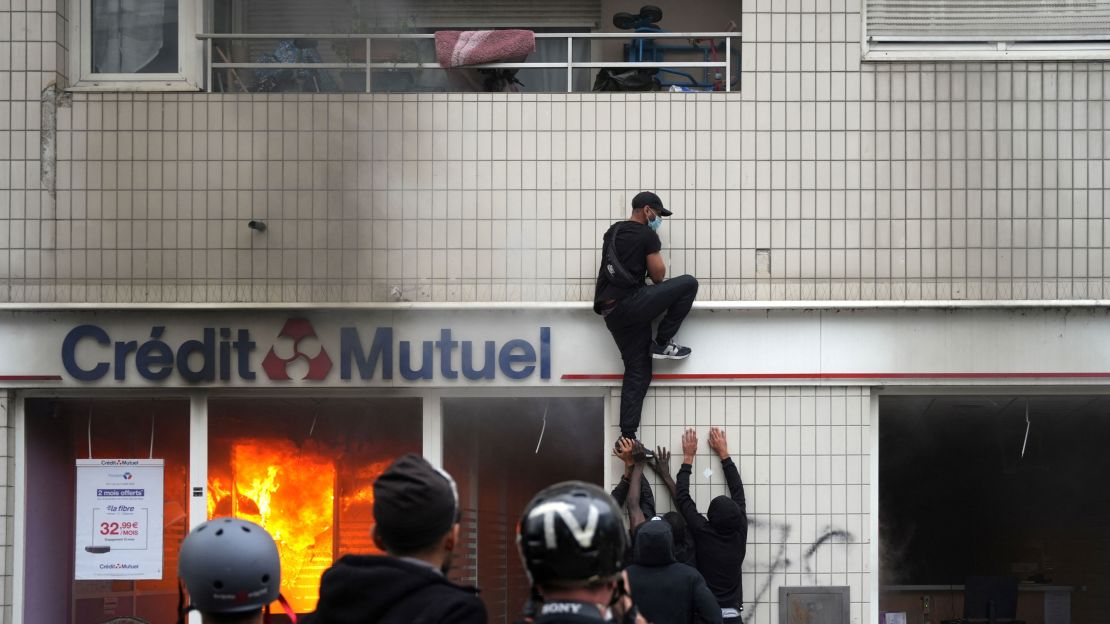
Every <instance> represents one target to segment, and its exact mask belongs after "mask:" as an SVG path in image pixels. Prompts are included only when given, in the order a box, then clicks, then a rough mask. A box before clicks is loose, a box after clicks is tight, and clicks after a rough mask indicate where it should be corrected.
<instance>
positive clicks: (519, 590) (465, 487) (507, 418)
mask: <svg viewBox="0 0 1110 624" xmlns="http://www.w3.org/2000/svg"><path fill="white" fill-rule="evenodd" d="M604 438H605V405H604V399H602V398H600V397H515V398H489V397H487V398H450V399H444V400H443V467H444V468H445V469H447V471H448V472H449V473H451V475H452V476H454V478H455V481H456V483H457V484H458V488H459V501H460V504H461V506H462V520H461V536H462V539H461V542H462V545H461V547H460V548H459V550H457V551H456V552H455V555H454V559H453V561H454V563H453V565H452V570H451V577H452V578H453V579H454V580H456V581H458V582H460V583H463V584H466V585H477V586H478V587H479V588H481V590H482V592H481V593H480V594H479V597H480V598H481V599H482V601H483V602H485V604H486V609H487V611H488V612H489V616H490V621H491V622H513V621H516V620H517V619H518V616H519V615H520V609H521V607H522V606H523V605H524V603H525V601H526V600H527V599H528V597H529V596H530V584H529V582H528V576H527V574H526V573H525V571H524V568H523V567H522V566H521V563H520V556H519V555H518V554H517V548H516V525H517V522H518V521H519V519H520V512H521V511H523V509H524V506H525V505H527V503H528V501H529V500H530V499H531V498H532V496H533V495H534V494H535V493H536V492H538V491H540V490H541V489H543V488H545V487H547V486H549V485H552V484H554V483H558V482H560V481H567V480H572V479H576V480H580V481H588V482H592V483H597V484H598V485H601V483H600V481H601V478H602V476H603V475H604V474H605V469H606V468H607V466H608V463H607V460H606V458H605V457H606V455H605V452H606V449H605V443H604V441H603V440H604Z"/></svg>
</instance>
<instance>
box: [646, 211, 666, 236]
mask: <svg viewBox="0 0 1110 624" xmlns="http://www.w3.org/2000/svg"><path fill="white" fill-rule="evenodd" d="M652 216H653V217H655V213H652ZM648 227H649V228H651V229H652V231H653V232H658V231H659V228H661V227H663V217H655V218H654V219H652V220H650V221H648Z"/></svg>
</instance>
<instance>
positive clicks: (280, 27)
mask: <svg viewBox="0 0 1110 624" xmlns="http://www.w3.org/2000/svg"><path fill="white" fill-rule="evenodd" d="M356 11H357V13H358V14H359V15H360V16H361V17H362V21H363V22H364V23H365V24H367V28H369V29H370V32H395V31H397V30H413V31H419V30H424V29H429V28H474V29H479V28H498V27H501V28H504V27H520V28H589V29H594V28H597V27H598V24H599V21H600V19H601V0H550V1H545V0H503V1H500V2H497V1H493V2H491V1H489V0H372V1H363V2H361V3H360V2H358V0H249V2H248V6H247V17H246V29H247V32H253V33H263V32H266V33H288V32H297V33H328V32H356V31H359V32H361V29H356V28H355V23H354V15H355V14H356Z"/></svg>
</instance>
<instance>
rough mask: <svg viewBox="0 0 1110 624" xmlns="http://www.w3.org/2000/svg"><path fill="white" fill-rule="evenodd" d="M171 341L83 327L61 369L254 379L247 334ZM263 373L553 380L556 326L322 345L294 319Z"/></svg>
mask: <svg viewBox="0 0 1110 624" xmlns="http://www.w3.org/2000/svg"><path fill="white" fill-rule="evenodd" d="M194 331H195V330H194ZM170 335H173V332H167V326H165V325H155V326H152V327H151V328H150V332H149V337H146V338H145V339H142V340H135V339H128V338H126V337H125V338H123V339H114V337H113V336H112V335H110V334H109V332H108V330H106V329H105V328H103V327H101V326H99V325H91V324H87V325H78V326H76V327H74V328H73V329H71V330H70V331H69V333H67V334H66V337H65V340H64V341H63V342H62V365H63V366H64V367H65V370H66V373H68V374H69V376H70V377H72V378H73V379H75V380H77V381H99V380H101V379H105V378H109V377H110V378H111V379H114V380H116V381H126V380H127V379H128V377H129V375H133V374H138V375H139V376H140V377H141V378H143V379H146V380H148V381H162V380H165V379H168V378H170V377H171V376H172V375H174V374H176V375H178V376H179V377H180V378H181V379H183V380H184V381H186V382H189V383H218V382H225V381H232V380H242V381H254V380H255V379H257V376H258V375H257V371H256V370H255V364H256V359H257V355H258V354H260V353H261V351H260V350H259V349H258V344H257V343H256V342H255V340H254V338H253V336H252V334H251V330H250V329H242V328H237V329H232V328H230V327H204V328H201V329H200V330H199V336H198V335H196V334H193V335H192V336H183V337H182V338H185V339H184V340H182V339H180V338H177V339H175V340H170ZM395 356H396V357H395ZM333 358H334V359H333ZM260 368H261V371H262V373H263V374H264V375H265V377H266V378H267V379H269V380H271V381H278V382H284V381H308V382H312V381H327V380H329V378H332V380H333V381H334V380H335V378H336V377H337V378H338V381H343V382H348V381H357V380H364V381H365V380H373V379H381V380H393V379H394V375H395V374H399V376H400V378H401V379H404V380H408V381H422V380H424V381H427V380H433V379H436V378H439V379H442V380H454V379H459V378H460V377H461V378H462V379H468V380H474V381H480V380H489V379H494V378H495V377H496V376H497V375H498V373H500V374H501V376H503V377H505V378H507V379H510V380H520V379H526V378H528V377H531V376H532V375H534V374H536V372H537V369H539V378H540V379H544V380H546V379H551V328H550V327H540V328H539V336H538V345H535V344H533V342H531V341H529V340H525V339H523V338H513V339H510V340H506V341H505V342H504V343H502V344H500V345H499V344H497V342H496V341H494V340H484V341H475V340H458V339H456V337H455V336H454V333H453V331H452V330H451V328H441V329H440V330H439V337H438V339H428V340H398V339H397V338H396V337H395V333H394V329H393V327H389V326H384V327H382V326H379V327H375V328H373V329H372V331H371V330H369V329H363V328H359V327H355V326H343V327H340V328H339V332H338V339H337V340H336V339H333V340H332V342H331V343H325V341H324V339H323V338H322V337H321V336H320V335H318V334H317V332H316V329H315V328H314V327H313V325H312V323H311V322H310V321H309V320H308V319H304V318H290V319H287V320H286V321H285V323H284V324H283V325H282V327H281V329H280V330H279V331H278V332H277V335H276V336H275V337H274V338H273V342H272V343H270V346H269V348H268V349H266V351H265V356H263V357H262V360H261V364H260ZM336 368H338V375H336V374H335V369H336Z"/></svg>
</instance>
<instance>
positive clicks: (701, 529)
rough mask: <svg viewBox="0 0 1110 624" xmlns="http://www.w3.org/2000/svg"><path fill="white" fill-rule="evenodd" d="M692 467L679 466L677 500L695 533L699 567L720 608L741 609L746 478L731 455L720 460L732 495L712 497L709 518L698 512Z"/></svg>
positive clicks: (683, 515)
mask: <svg viewBox="0 0 1110 624" xmlns="http://www.w3.org/2000/svg"><path fill="white" fill-rule="evenodd" d="M692 469H693V467H692V466H690V464H682V468H680V469H679V471H678V479H677V480H676V482H675V485H676V489H677V492H676V500H675V502H676V503H677V504H678V509H679V511H680V512H682V517H683V518H685V519H686V526H687V530H689V531H690V533H691V534H692V535H693V536H694V545H695V548H696V549H697V557H698V561H697V563H698V571H699V572H701V575H702V576H703V577H705V582H706V584H707V585H709V590H710V591H712V592H713V596H714V597H715V598H716V599H717V604H719V605H720V606H721V608H732V609H740V608H741V607H742V605H743V602H744V589H743V586H742V584H741V582H740V568H741V566H743V564H744V557H745V556H747V553H748V504H747V499H745V497H744V482H743V481H741V480H740V471H739V470H737V469H736V464H734V463H733V461H732V458H731V457H729V458H725V459H724V460H722V461H721V470H722V471H723V472H724V473H725V481H727V482H728V491H729V496H718V497H717V498H714V499H713V502H712V503H710V505H709V519H708V520H707V519H706V518H704V517H702V515H701V514H700V513H698V506H697V504H696V503H695V502H694V499H693V498H691V497H690V472H691V470H692Z"/></svg>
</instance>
